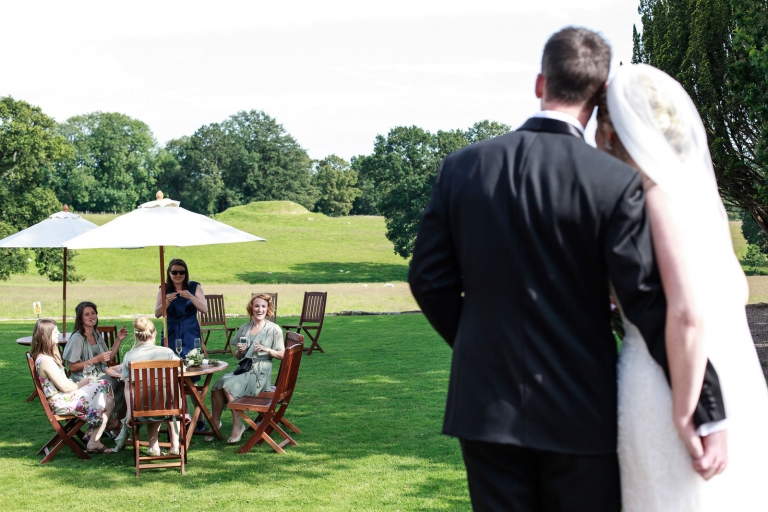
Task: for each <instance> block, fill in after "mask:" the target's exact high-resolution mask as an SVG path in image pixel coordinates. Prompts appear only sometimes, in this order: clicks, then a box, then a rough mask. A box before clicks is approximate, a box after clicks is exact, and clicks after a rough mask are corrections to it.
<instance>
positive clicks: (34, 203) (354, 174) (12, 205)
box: [0, 96, 509, 280]
mask: <svg viewBox="0 0 768 512" xmlns="http://www.w3.org/2000/svg"><path fill="white" fill-rule="evenodd" d="M507 131H509V127H508V126H506V125H503V124H501V123H497V122H491V121H481V122H478V123H476V124H475V125H473V126H471V127H469V128H468V129H466V130H452V131H438V132H437V133H436V134H433V133H430V132H429V131H427V130H424V129H422V128H419V127H416V126H410V127H396V128H393V129H392V130H390V132H389V133H388V134H387V135H386V136H382V135H379V136H377V137H376V140H375V141H374V150H373V153H372V154H370V155H360V156H357V157H353V158H352V161H351V162H347V161H346V160H344V159H343V158H341V157H339V156H337V155H329V156H328V157H326V158H323V159H321V160H312V159H311V158H310V157H309V155H308V154H307V152H306V150H304V148H302V147H301V145H300V144H299V143H298V141H297V140H296V139H295V138H294V137H292V136H291V135H290V134H289V133H287V132H286V131H285V129H284V128H283V126H282V125H281V124H279V123H278V122H277V121H276V120H275V119H274V118H273V117H270V116H269V115H267V114H266V113H265V112H263V111H258V110H251V111H241V112H238V113H236V114H233V115H232V116H230V117H229V118H227V119H226V120H224V121H222V122H220V123H212V124H208V125H205V126H202V127H200V128H199V129H198V130H197V131H195V133H194V134H192V135H189V136H184V137H181V138H179V139H174V140H171V141H168V142H167V143H166V144H165V146H164V147H161V146H160V145H159V144H158V143H157V141H156V140H155V138H154V136H153V134H152V131H151V130H150V128H149V126H148V125H147V124H146V123H144V122H143V121H140V120H138V119H133V118H131V117H129V116H127V115H125V114H121V113H116V112H93V113H89V114H84V115H80V116H74V117H71V118H69V119H67V120H66V121H64V122H63V123H56V122H55V121H54V120H53V119H52V118H51V117H49V116H47V115H46V114H45V113H44V112H43V111H42V110H41V109H40V108H39V107H36V106H33V105H30V104H29V103H27V102H25V101H22V100H17V99H14V98H13V97H10V96H6V97H2V98H0V238H4V237H6V236H9V235H11V234H13V233H15V232H17V231H19V230H22V229H24V228H26V227H29V226H31V225H32V224H35V223H36V222H40V221H41V220H44V219H45V218H46V217H47V216H48V215H50V214H51V213H53V212H56V211H59V210H60V209H61V205H62V204H68V205H69V206H70V208H71V209H72V210H75V211H80V212H85V211H88V212H114V213H122V212H128V211H130V210H132V209H134V208H135V207H136V206H138V205H139V204H141V203H143V202H145V201H148V200H150V199H152V198H153V197H154V195H155V192H156V191H157V190H158V189H160V190H163V191H164V193H165V194H166V196H167V197H171V198H173V199H177V200H179V201H181V202H182V205H183V206H184V207H185V208H187V209H189V210H191V211H194V212H197V213H201V214H204V215H215V214H217V213H220V212H222V211H224V210H226V209H227V208H230V207H233V206H238V205H242V204H248V203H250V202H253V201H267V200H288V201H294V202H296V203H298V204H301V205H302V206H304V207H306V208H307V209H309V210H311V211H316V212H320V213H324V214H326V215H330V216H343V215H350V214H352V215H384V216H385V218H386V221H387V237H388V238H389V239H390V240H391V241H392V242H393V244H394V247H395V251H396V252H397V253H398V254H400V255H402V256H404V257H408V256H409V255H410V252H411V250H412V247H413V241H414V238H415V236H416V229H417V227H418V221H419V217H420V215H421V212H422V210H423V209H424V207H425V206H426V202H427V201H428V198H429V193H430V190H431V188H432V183H433V181H434V177H435V174H436V172H437V167H438V164H439V162H440V160H441V159H442V158H443V157H444V156H445V155H447V154H448V153H450V152H452V151H455V150H457V149H459V148H461V147H463V146H465V145H467V144H471V143H473V142H476V141H479V140H482V139H485V138H489V137H494V136H497V135H501V134H503V133H505V132H507ZM30 254H33V255H34V261H35V264H36V265H37V268H38V271H39V273H40V274H41V275H45V276H47V277H48V278H49V279H51V280H61V279H62V272H61V265H62V262H61V251H60V250H57V249H35V250H34V251H32V253H30V251H27V250H24V249H13V250H11V249H2V250H0V279H8V277H9V276H10V275H11V274H14V273H23V272H25V271H26V268H27V262H28V258H29V256H30ZM73 256H74V255H73V253H72V252H70V261H71V260H72V258H73ZM78 279H79V276H78V274H77V273H76V272H75V271H74V268H73V266H72V265H71V264H70V267H69V271H68V280H78Z"/></svg>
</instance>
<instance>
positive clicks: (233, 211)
mask: <svg viewBox="0 0 768 512" xmlns="http://www.w3.org/2000/svg"><path fill="white" fill-rule="evenodd" d="M240 213H246V214H267V215H302V214H309V215H323V214H322V213H312V212H310V211H309V210H307V209H306V208H304V207H303V206H301V205H300V204H296V203H294V202H293V201H257V202H254V203H249V204H245V205H242V206H234V207H232V208H229V209H228V210H226V211H224V212H222V213H220V214H219V215H218V216H217V217H216V218H217V219H218V220H222V219H221V217H227V216H232V215H235V216H236V215H238V214H240ZM323 216H324V215H323ZM222 222H224V221H223V220H222Z"/></svg>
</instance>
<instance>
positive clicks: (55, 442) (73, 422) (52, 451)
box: [27, 352, 91, 464]
mask: <svg viewBox="0 0 768 512" xmlns="http://www.w3.org/2000/svg"><path fill="white" fill-rule="evenodd" d="M27 363H28V364H29V373H30V374H31V375H32V380H33V381H34V383H35V390H36V391H37V396H38V397H39V398H40V404H41V405H42V406H43V411H45V415H46V416H47V417H48V421H49V422H50V424H51V426H52V427H53V430H54V432H55V435H54V436H53V437H52V438H51V439H49V440H48V442H47V443H45V444H44V445H43V447H42V448H40V450H38V452H37V455H40V454H41V453H44V454H45V456H44V457H43V460H41V461H40V464H46V463H48V462H50V461H51V459H53V457H55V456H56V454H57V453H58V452H59V450H61V449H62V448H63V447H64V445H67V446H69V448H70V449H71V450H72V451H73V452H75V455H77V456H78V457H80V458H81V459H90V458H91V456H90V455H88V453H87V452H86V449H85V444H84V443H83V440H82V438H83V433H82V432H81V431H80V429H81V428H82V427H83V425H85V420H82V419H80V418H78V417H77V416H74V415H72V414H64V415H61V414H55V413H54V412H53V410H52V409H51V406H50V404H49V403H48V399H47V398H45V392H44V391H43V386H42V385H41V384H40V376H39V375H38V373H37V368H35V361H34V360H33V359H32V356H31V355H30V354H29V352H27Z"/></svg>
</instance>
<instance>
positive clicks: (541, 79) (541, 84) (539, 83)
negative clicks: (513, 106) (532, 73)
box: [536, 73, 547, 99]
mask: <svg viewBox="0 0 768 512" xmlns="http://www.w3.org/2000/svg"><path fill="white" fill-rule="evenodd" d="M546 85H547V78H546V77H545V76H544V75H542V74H541V73H539V74H538V75H536V97H537V98H538V99H542V98H543V97H544V89H545V88H546Z"/></svg>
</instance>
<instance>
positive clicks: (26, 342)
mask: <svg viewBox="0 0 768 512" xmlns="http://www.w3.org/2000/svg"><path fill="white" fill-rule="evenodd" d="M70 336H72V333H71V332H68V333H67V334H61V333H59V350H61V349H62V348H63V347H64V345H66V344H67V342H68V341H69V337H70ZM16 343H18V344H19V345H22V346H25V347H29V346H30V345H32V336H24V337H23V338H19V339H17V340H16Z"/></svg>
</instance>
